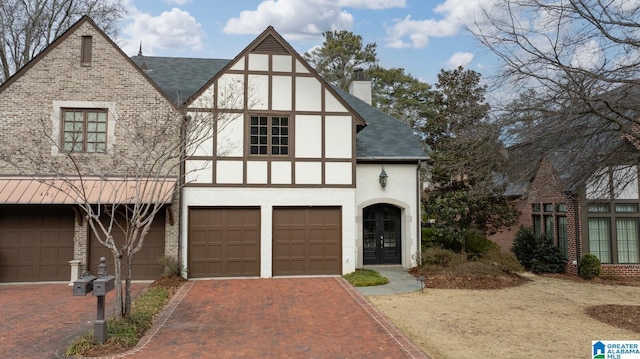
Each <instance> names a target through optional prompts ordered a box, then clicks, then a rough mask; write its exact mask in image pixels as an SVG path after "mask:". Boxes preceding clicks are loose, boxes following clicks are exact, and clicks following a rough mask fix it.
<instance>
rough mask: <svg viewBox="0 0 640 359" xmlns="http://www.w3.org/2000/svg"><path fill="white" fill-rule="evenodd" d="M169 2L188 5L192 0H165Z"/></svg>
mask: <svg viewBox="0 0 640 359" xmlns="http://www.w3.org/2000/svg"><path fill="white" fill-rule="evenodd" d="M164 2H166V3H167V4H175V5H178V6H182V5H186V4H188V3H190V2H191V0H164Z"/></svg>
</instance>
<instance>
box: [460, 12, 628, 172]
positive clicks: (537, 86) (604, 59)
mask: <svg viewBox="0 0 640 359" xmlns="http://www.w3.org/2000/svg"><path fill="white" fill-rule="evenodd" d="M494 6H495V7H494V8H490V9H489V8H487V9H484V12H483V16H482V17H481V18H478V19H477V20H476V23H475V24H474V26H470V27H469V30H471V31H472V32H473V34H474V35H475V36H476V38H477V39H478V40H479V41H480V42H481V43H482V44H483V45H484V46H486V47H487V48H488V49H489V50H490V51H491V52H493V53H494V54H495V55H497V56H498V58H499V59H500V60H501V64H502V68H501V71H500V73H499V74H498V76H497V77H496V78H495V79H494V81H495V82H494V83H493V90H494V91H502V92H503V93H521V94H522V96H521V97H520V98H518V99H515V100H513V98H511V100H513V101H512V102H511V103H510V104H509V105H507V106H505V107H503V108H502V110H503V111H504V112H503V116H502V120H503V123H504V125H505V128H507V129H508V130H509V131H511V134H512V135H514V136H515V137H512V138H511V139H510V140H511V141H512V142H515V143H536V145H537V146H538V147H540V148H542V149H543V150H544V151H545V152H546V153H548V154H551V155H552V156H556V157H557V159H559V160H561V161H563V162H564V163H562V164H561V165H562V166H563V167H564V169H565V172H566V174H571V176H572V178H573V179H578V178H582V179H584V178H586V177H588V176H589V175H590V174H592V173H594V172H595V171H596V170H597V169H598V168H603V167H606V166H608V165H612V164H615V163H616V162H628V161H629V160H634V159H637V157H635V155H634V152H636V151H627V149H628V146H627V144H625V141H621V139H622V138H626V139H627V140H631V142H632V143H633V142H635V143H637V142H638V140H640V131H638V128H640V127H639V126H640V102H638V101H637V98H638V95H639V94H640V86H639V85H640V83H639V81H640V33H639V32H638V29H639V28H640V7H639V6H638V4H637V2H631V1H620V0H560V1H547V0H501V1H498V2H496V3H495V4H494ZM573 184H575V183H573Z"/></svg>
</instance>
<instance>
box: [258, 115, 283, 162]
mask: <svg viewBox="0 0 640 359" xmlns="http://www.w3.org/2000/svg"><path fill="white" fill-rule="evenodd" d="M249 127H250V133H249V139H250V143H249V153H250V154H251V155H254V156H259V155H263V156H288V155H289V118H288V117H287V116H251V117H250V125H249Z"/></svg>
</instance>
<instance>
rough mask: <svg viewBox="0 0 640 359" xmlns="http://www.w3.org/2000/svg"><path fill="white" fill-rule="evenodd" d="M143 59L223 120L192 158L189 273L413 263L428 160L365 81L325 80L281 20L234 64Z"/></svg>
mask: <svg viewBox="0 0 640 359" xmlns="http://www.w3.org/2000/svg"><path fill="white" fill-rule="evenodd" d="M133 61H134V62H135V63H137V64H138V65H139V66H140V68H141V69H143V70H145V72H146V73H147V74H148V75H149V77H151V78H152V79H153V80H154V81H155V82H156V83H157V84H158V86H159V87H160V88H161V89H162V90H163V91H164V92H165V94H166V95H167V96H169V97H172V98H174V100H175V101H178V102H179V101H182V100H183V99H184V103H181V105H182V106H184V107H186V108H187V113H188V115H189V117H190V118H192V119H194V118H198V117H200V116H203V115H204V114H208V113H211V112H212V111H213V112H215V114H216V115H217V116H218V117H217V118H218V120H217V121H216V122H213V123H212V128H211V130H210V132H211V133H212V136H211V138H209V139H208V140H207V141H204V142H201V143H199V144H198V145H197V146H193V147H192V148H190V151H189V153H188V154H187V155H188V157H187V159H186V161H185V173H186V186H185V187H184V188H183V191H182V206H181V223H182V230H181V238H182V240H181V245H182V246H181V247H182V248H183V249H184V251H183V252H182V257H181V259H182V260H183V261H184V263H186V264H187V268H188V273H187V274H188V276H189V277H228V276H261V277H271V276H282V275H303V274H344V273H348V272H351V271H353V270H355V269H356V268H357V267H362V266H363V265H370V264H401V265H404V266H406V267H409V266H412V265H414V264H415V258H416V255H417V254H418V251H419V248H420V237H419V233H420V230H419V229H420V228H419V227H420V211H419V203H420V202H419V198H418V193H419V191H418V172H417V170H418V168H419V164H420V161H423V160H425V159H426V156H425V153H424V151H423V150H422V147H421V145H420V144H419V142H418V141H417V139H416V137H415V136H414V135H413V133H412V131H411V129H410V128H409V127H408V126H406V125H404V124H403V123H401V122H400V121H398V120H395V119H393V118H391V117H389V116H387V115H385V114H384V113H382V112H380V111H378V110H376V109H375V108H374V107H372V106H371V103H370V99H371V84H370V83H369V82H368V81H354V84H353V91H352V92H353V93H355V94H359V95H360V97H362V98H364V100H362V99H360V98H358V97H356V96H354V95H351V94H349V93H346V92H344V91H342V90H340V89H337V88H335V87H333V86H331V85H329V84H327V83H326V82H325V81H324V80H323V79H322V78H320V77H319V75H318V74H317V73H316V72H315V71H314V69H313V68H311V67H310V66H309V65H308V64H307V63H306V62H305V61H304V60H303V58H302V57H301V56H300V55H299V54H298V53H296V52H295V50H294V49H293V48H292V47H291V46H290V45H289V44H288V43H287V42H286V41H285V40H284V39H283V38H282V37H281V36H280V35H279V34H278V33H277V32H276V31H275V30H274V29H273V28H271V27H269V28H267V29H266V30H265V31H264V32H263V33H262V34H261V35H260V36H258V37H257V38H256V39H255V40H254V41H253V42H252V43H251V44H249V45H248V46H247V47H246V48H245V49H244V50H243V51H242V52H241V53H240V54H238V55H237V56H236V57H235V58H234V59H231V60H219V59H183V58H165V57H148V56H142V55H139V56H136V57H133ZM175 69H181V71H180V74H177V73H176V72H175ZM367 100H369V103H367V102H366V101H367Z"/></svg>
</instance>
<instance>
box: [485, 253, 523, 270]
mask: <svg viewBox="0 0 640 359" xmlns="http://www.w3.org/2000/svg"><path fill="white" fill-rule="evenodd" d="M480 260H481V261H482V262H487V263H491V264H493V265H494V266H496V267H498V268H500V270H501V271H503V272H507V273H521V272H523V271H524V267H523V266H522V264H520V262H519V261H518V258H516V256H515V255H514V254H513V253H509V252H502V251H500V250H499V249H498V250H492V251H489V252H487V253H485V254H484V255H483V256H482V258H481V259H480Z"/></svg>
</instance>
